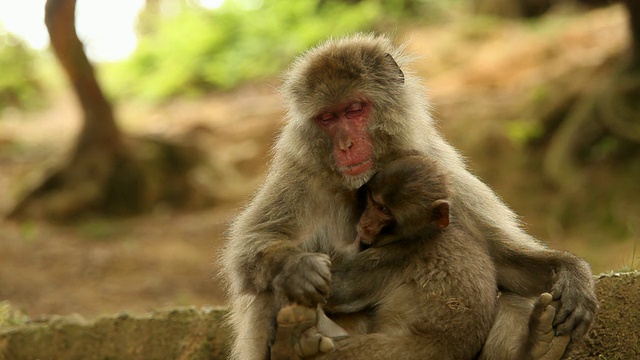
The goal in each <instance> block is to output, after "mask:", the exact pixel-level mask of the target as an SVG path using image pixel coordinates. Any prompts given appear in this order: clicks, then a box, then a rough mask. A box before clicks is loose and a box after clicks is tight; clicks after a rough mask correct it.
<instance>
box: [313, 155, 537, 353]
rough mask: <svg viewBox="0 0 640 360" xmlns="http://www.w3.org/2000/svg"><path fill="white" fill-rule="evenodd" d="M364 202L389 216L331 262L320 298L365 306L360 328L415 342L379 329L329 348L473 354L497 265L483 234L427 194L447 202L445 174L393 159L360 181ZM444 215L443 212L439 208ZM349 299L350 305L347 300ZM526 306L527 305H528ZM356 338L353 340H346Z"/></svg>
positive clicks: (483, 332)
mask: <svg viewBox="0 0 640 360" xmlns="http://www.w3.org/2000/svg"><path fill="white" fill-rule="evenodd" d="M364 188H365V189H364V190H366V192H367V193H368V196H370V197H372V198H374V199H377V200H378V202H376V203H371V202H369V203H368V205H367V208H366V209H365V212H364V214H363V215H362V216H363V217H365V216H367V214H369V213H370V211H375V209H370V208H371V207H373V208H376V207H378V206H384V207H386V208H387V209H388V210H389V212H390V218H389V219H388V220H387V221H386V227H383V228H382V231H381V232H380V233H378V234H374V236H375V239H374V241H373V242H372V247H371V248H367V249H365V250H363V251H356V252H355V254H345V255H344V258H341V259H336V260H337V261H336V262H334V266H333V270H332V276H333V281H334V285H333V287H332V292H331V296H330V297H329V301H328V303H327V305H326V307H325V309H327V311H330V312H331V311H334V312H338V313H345V312H346V313H351V312H365V313H369V314H370V316H369V317H368V318H367V319H366V321H367V326H366V329H367V333H369V334H374V333H375V334H384V335H387V336H388V337H390V338H403V339H404V340H402V341H403V342H413V343H414V345H412V346H411V347H410V348H409V349H406V348H402V347H398V346H389V344H388V341H387V340H385V341H382V342H381V341H379V339H378V338H377V337H371V336H369V335H365V336H352V337H349V338H346V339H344V340H340V341H338V342H337V345H338V351H337V353H331V354H328V355H327V356H326V357H327V358H333V357H335V356H341V357H346V358H352V359H355V358H360V359H362V358H365V357H364V355H363V354H368V355H369V357H370V358H376V359H383V358H384V359H404V358H410V357H413V358H423V359H427V358H436V356H435V355H437V358H438V359H471V358H473V357H474V356H475V355H477V354H478V353H479V352H480V349H481V348H482V345H483V344H484V342H485V340H486V338H487V336H488V334H489V330H490V329H491V325H492V324H493V318H494V314H495V310H496V305H497V291H496V290H497V283H496V272H495V268H494V265H493V262H492V260H491V258H490V256H489V252H488V246H487V243H486V240H485V239H483V238H478V237H475V236H474V235H473V234H472V233H470V232H469V231H468V229H465V228H464V224H461V223H459V222H457V221H456V220H455V215H454V216H453V221H452V222H451V224H450V225H449V226H447V227H444V228H442V229H441V228H440V227H438V226H437V223H436V222H432V220H436V221H437V220H440V219H439V218H440V217H441V216H443V215H442V214H440V213H434V210H435V209H434V204H441V203H444V204H445V205H446V204H447V203H446V201H444V200H446V199H447V198H448V196H447V193H448V191H447V187H446V185H445V174H443V173H442V171H440V170H439V169H438V167H437V166H436V164H435V163H433V162H432V161H429V160H428V159H427V158H425V157H424V156H409V157H403V158H400V159H398V160H394V161H392V162H391V163H389V165H387V166H386V167H385V168H384V169H383V170H382V171H380V172H379V173H378V174H376V175H375V176H374V178H373V179H372V180H371V181H370V182H369V183H367V185H365V187H364ZM446 218H447V219H446V220H447V223H448V220H449V214H448V213H447V214H446ZM346 305H348V306H346ZM529 312H530V311H529ZM354 343H357V344H359V346H357V347H354V346H350V344H354Z"/></svg>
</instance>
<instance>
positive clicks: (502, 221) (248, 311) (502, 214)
mask: <svg viewBox="0 0 640 360" xmlns="http://www.w3.org/2000/svg"><path fill="white" fill-rule="evenodd" d="M405 65H407V58H406V57H405V56H404V55H403V54H402V51H401V50H400V49H399V48H397V47H395V46H393V45H392V44H391V42H390V41H389V40H388V39H386V38H384V37H374V36H368V35H357V36H353V37H349V38H346V39H342V40H335V41H329V42H327V43H325V44H324V45H321V46H319V47H317V48H315V49H312V50H310V51H309V52H307V53H306V54H305V55H304V56H303V57H301V58H300V59H299V60H298V61H296V63H295V64H294V65H293V67H292V68H291V70H290V71H289V73H288V75H287V79H286V81H285V84H284V87H283V91H282V92H283V94H284V97H285V100H286V101H287V106H288V123H287V124H286V125H285V127H284V129H283V131H282V133H281V135H280V137H279V139H278V141H277V143H276V145H275V148H274V150H275V151H274V157H273V160H272V163H271V166H270V169H269V171H268V174H267V178H266V180H265V183H264V184H263V186H262V187H261V188H260V190H259V191H258V193H257V194H256V196H255V198H254V199H253V201H252V202H251V203H250V204H249V205H248V206H247V208H246V209H245V210H244V211H243V212H242V213H241V214H240V215H239V216H238V218H237V219H236V221H235V222H234V224H233V225H232V227H231V229H230V232H229V241H228V244H227V246H226V247H225V249H224V253H223V254H222V261H223V267H224V272H225V277H226V279H227V280H228V282H229V295H230V310H231V312H230V321H231V325H232V328H233V330H234V333H235V342H234V345H233V348H232V357H233V358H235V359H243V360H245V359H265V358H267V357H268V352H269V350H268V349H269V342H270V341H272V339H273V337H274V336H275V332H274V328H275V324H276V319H275V317H276V313H277V311H278V309H279V308H281V307H282V306H283V305H285V304H286V303H288V302H293V303H298V304H301V305H305V306H310V307H315V306H316V305H317V304H322V303H324V302H325V301H326V299H327V296H328V295H329V289H330V286H331V284H330V282H331V279H330V277H331V274H330V259H331V256H332V255H334V254H335V253H339V252H340V249H342V248H344V247H348V246H349V245H350V243H352V242H353V239H355V237H356V224H357V221H358V218H359V216H360V212H361V210H362V209H359V206H358V202H357V196H356V189H357V188H359V187H360V186H361V185H363V184H364V183H365V182H367V181H368V180H369V179H370V178H371V176H372V175H373V174H374V173H375V172H376V171H377V170H378V169H382V168H384V166H385V164H387V163H388V162H389V161H390V160H392V159H394V158H396V157H397V155H398V154H401V153H406V152H411V151H417V152H419V153H421V154H423V155H424V156H427V157H429V158H430V159H433V160H434V161H436V162H438V163H439V164H440V165H441V166H442V167H443V168H445V169H446V172H447V173H448V174H449V176H450V184H449V186H450V188H451V193H452V196H451V199H450V202H451V204H452V206H454V207H455V209H456V211H457V212H456V213H457V214H458V217H457V218H458V221H462V222H464V223H466V224H469V226H470V227H471V228H473V229H475V230H474V231H477V232H478V233H479V234H480V235H479V237H482V238H484V239H485V240H486V241H487V244H488V245H487V246H488V251H489V253H490V254H491V258H492V260H493V264H494V266H495V269H496V270H497V273H496V274H497V283H498V286H499V288H500V289H501V290H505V291H509V292H511V293H514V294H518V295H520V296H524V297H538V296H540V294H542V293H543V292H550V293H552V294H553V298H554V299H555V300H557V301H559V303H560V305H559V309H558V312H557V314H556V316H555V320H554V325H555V331H556V333H557V334H562V333H571V334H572V340H573V341H577V340H579V339H580V338H581V337H582V336H583V335H584V334H585V333H586V331H587V329H588V328H589V326H590V324H591V322H592V320H593V315H594V312H595V310H596V308H597V300H596V298H595V293H594V284H593V279H592V276H591V271H590V269H589V267H588V265H587V264H586V263H585V262H584V261H582V260H580V259H578V258H576V257H574V256H572V255H569V254H562V253H558V252H554V251H551V250H548V249H546V248H545V246H543V245H542V244H540V243H539V242H537V241H536V240H535V239H533V238H532V237H531V236H529V235H528V234H526V233H525V232H524V231H523V230H522V228H521V227H520V225H519V223H518V221H517V219H516V216H515V214H514V213H513V212H512V211H511V210H510V209H509V208H508V207H507V206H506V205H505V204H504V203H502V202H501V201H500V200H499V199H498V197H497V196H496V195H495V194H494V193H493V192H492V191H491V190H490V189H489V188H488V187H487V186H486V185H485V184H484V183H482V182H481V181H480V180H479V179H477V178H476V177H475V176H473V175H472V174H471V173H469V171H468V170H467V168H466V166H465V164H464V161H463V160H462V158H461V157H460V155H459V154H458V153H457V151H456V150H455V149H454V148H453V147H452V146H451V145H450V144H448V143H447V142H446V141H445V140H444V139H443V138H442V136H441V135H440V134H439V133H438V131H437V130H436V128H435V126H434V122H433V120H432V118H431V116H430V115H429V112H428V110H427V109H428V103H427V102H426V100H425V99H424V98H423V94H424V89H423V88H422V87H421V86H420V85H419V84H418V80H417V79H416V78H414V77H413V76H411V75H410V74H408V73H406V72H403V70H401V69H402V68H403V67H404V66H405ZM336 249H337V250H336ZM522 326H523V327H526V326H527V324H526V322H524V323H523V324H522ZM492 331H493V330H492ZM366 336H371V337H374V338H375V339H377V340H378V341H371V343H367V345H366V346H368V347H371V348H372V349H374V350H375V349H379V351H385V350H387V349H389V348H391V347H395V346H403V344H404V343H405V342H404V339H403V338H401V337H400V338H397V337H389V338H384V339H381V338H380V337H379V336H377V335H375V334H371V335H366ZM500 340H503V339H500ZM334 353H335V352H334ZM353 359H357V357H356V358H353Z"/></svg>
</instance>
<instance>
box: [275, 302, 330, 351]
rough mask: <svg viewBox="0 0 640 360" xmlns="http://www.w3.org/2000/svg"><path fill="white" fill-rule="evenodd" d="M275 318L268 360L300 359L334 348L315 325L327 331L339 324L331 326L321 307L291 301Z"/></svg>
mask: <svg viewBox="0 0 640 360" xmlns="http://www.w3.org/2000/svg"><path fill="white" fill-rule="evenodd" d="M318 312H320V313H318ZM319 315H320V316H319ZM276 320H277V323H278V325H277V328H276V336H275V341H274V343H273V344H272V345H271V360H290V359H300V358H304V357H309V356H314V355H317V354H321V353H326V352H329V351H331V350H333V349H334V344H333V341H332V340H331V339H330V338H328V337H326V336H323V335H322V334H319V333H318V328H317V327H316V325H318V326H319V327H321V328H326V329H328V330H329V329H334V328H332V326H336V327H338V328H339V326H338V325H336V324H335V323H333V325H331V324H330V323H332V322H331V321H330V320H329V319H328V318H327V317H326V315H324V313H322V312H321V310H319V309H314V308H310V307H306V306H302V305H297V304H292V305H288V306H285V307H283V308H282V309H280V311H279V312H278V316H277V319H276ZM327 322H329V323H327ZM327 326H328V327H327ZM329 331H333V330H329Z"/></svg>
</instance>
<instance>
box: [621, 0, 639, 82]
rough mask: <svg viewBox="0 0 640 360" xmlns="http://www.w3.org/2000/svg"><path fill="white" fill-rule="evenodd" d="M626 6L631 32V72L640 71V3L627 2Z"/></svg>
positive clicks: (634, 1) (631, 0)
mask: <svg viewBox="0 0 640 360" xmlns="http://www.w3.org/2000/svg"><path fill="white" fill-rule="evenodd" d="M624 6H626V8H627V12H628V13H629V30H630V31H631V61H630V70H631V71H633V72H638V71H640V1H638V0H625V1H624Z"/></svg>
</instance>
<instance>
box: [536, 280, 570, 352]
mask: <svg viewBox="0 0 640 360" xmlns="http://www.w3.org/2000/svg"><path fill="white" fill-rule="evenodd" d="M551 301H552V297H551V294H549V293H543V294H542V295H540V297H539V298H538V300H537V301H536V303H535V305H534V308H533V313H532V314H531V320H530V323H529V329H530V331H531V334H529V336H530V337H531V339H532V341H533V346H532V348H531V355H532V358H533V359H535V360H559V359H560V358H562V355H563V354H564V352H565V350H566V349H567V345H569V340H571V334H564V335H561V336H556V335H555V331H554V329H553V318H554V317H555V316H556V308H555V307H553V305H551Z"/></svg>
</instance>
